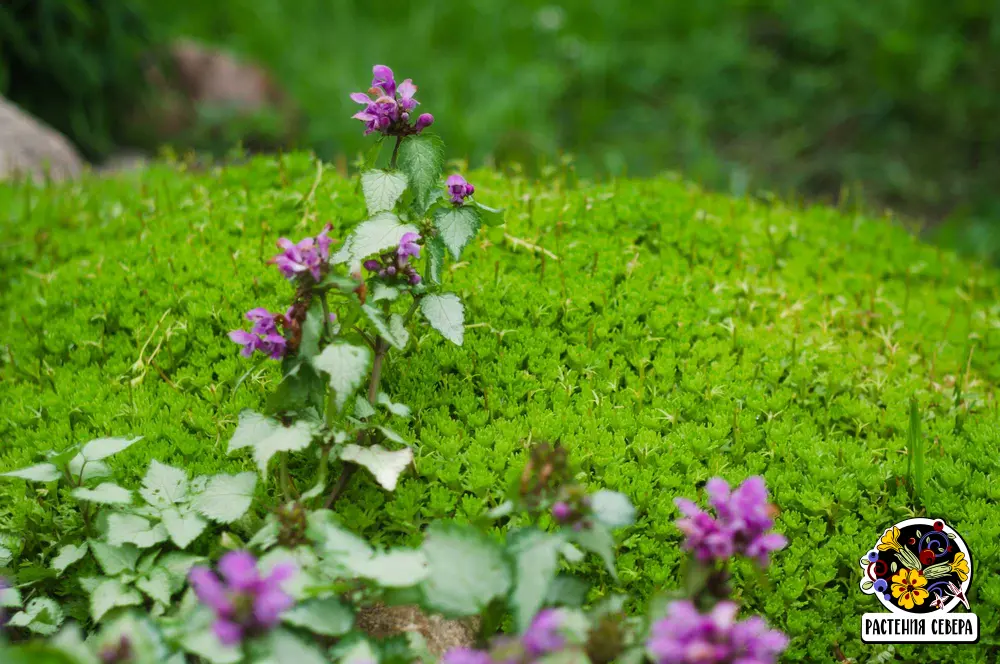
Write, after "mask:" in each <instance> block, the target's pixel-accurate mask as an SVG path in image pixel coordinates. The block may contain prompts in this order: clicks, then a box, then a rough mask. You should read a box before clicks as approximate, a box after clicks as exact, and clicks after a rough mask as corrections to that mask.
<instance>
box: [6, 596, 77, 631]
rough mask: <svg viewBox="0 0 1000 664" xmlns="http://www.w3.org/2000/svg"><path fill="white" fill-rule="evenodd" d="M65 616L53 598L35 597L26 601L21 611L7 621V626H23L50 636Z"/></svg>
mask: <svg viewBox="0 0 1000 664" xmlns="http://www.w3.org/2000/svg"><path fill="white" fill-rule="evenodd" d="M64 620H65V616H64V615H63V611H62V609H61V608H59V605H58V604H57V603H56V602H55V600H52V599H49V598H48V597H36V598H35V599H33V600H31V601H30V602H28V604H27V606H25V607H24V610H23V611H19V612H17V613H15V614H14V615H13V616H11V617H10V620H8V621H7V626H8V627H24V628H25V629H27V630H29V631H31V632H34V633H35V634H41V635H42V636H50V635H52V634H55V632H56V630H57V629H59V626H60V625H62V624H63V621H64Z"/></svg>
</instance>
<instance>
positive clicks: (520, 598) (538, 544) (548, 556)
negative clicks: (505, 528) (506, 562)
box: [508, 529, 563, 632]
mask: <svg viewBox="0 0 1000 664" xmlns="http://www.w3.org/2000/svg"><path fill="white" fill-rule="evenodd" d="M562 544H563V538H562V537H559V536H557V535H551V534H549V533H545V532H542V531H540V530H534V529H531V530H522V531H518V532H515V533H514V534H513V535H512V536H511V538H510V544H509V546H508V551H509V553H510V556H511V558H513V560H514V572H515V573H514V588H513V590H512V591H511V598H510V599H511V606H512V607H513V609H514V619H515V624H516V625H517V630H518V631H519V632H524V631H525V630H526V629H528V625H530V624H531V620H532V618H534V617H535V614H536V613H537V612H538V610H539V609H540V608H541V607H542V603H543V602H544V601H545V597H546V596H547V594H548V591H549V585H550V584H551V583H552V580H553V579H554V578H555V576H556V571H557V570H558V568H559V549H560V547H561V546H562Z"/></svg>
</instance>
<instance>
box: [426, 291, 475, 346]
mask: <svg viewBox="0 0 1000 664" xmlns="http://www.w3.org/2000/svg"><path fill="white" fill-rule="evenodd" d="M420 311H421V312H422V313H423V314H424V316H425V317H426V318H427V322H428V323H430V326H431V327H433V328H434V329H435V330H437V331H438V332H440V333H441V336H443V337H444V338H445V339H447V340H448V341H451V342H452V343H454V344H457V345H459V346H461V345H462V338H463V337H464V336H465V307H464V306H462V301H461V300H459V299H458V296H457V295H455V294H454V293H444V294H443V295H434V294H430V295H425V296H424V297H423V299H421V300H420Z"/></svg>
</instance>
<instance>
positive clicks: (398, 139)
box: [389, 136, 403, 168]
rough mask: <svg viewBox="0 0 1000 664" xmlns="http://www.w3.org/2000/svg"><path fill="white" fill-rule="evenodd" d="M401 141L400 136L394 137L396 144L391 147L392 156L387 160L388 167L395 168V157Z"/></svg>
mask: <svg viewBox="0 0 1000 664" xmlns="http://www.w3.org/2000/svg"><path fill="white" fill-rule="evenodd" d="M402 142H403V137H402V136H397V137H396V145H394V146H393V147H392V158H391V159H390V160H389V168H396V159H397V158H398V157H399V146H400V144H401V143H402Z"/></svg>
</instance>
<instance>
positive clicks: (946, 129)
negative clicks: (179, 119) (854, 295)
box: [0, 0, 1000, 255]
mask: <svg viewBox="0 0 1000 664" xmlns="http://www.w3.org/2000/svg"><path fill="white" fill-rule="evenodd" d="M125 4H126V0H111V1H108V0H105V1H101V2H98V0H89V1H88V0H61V1H60V2H52V1H51V0H38V1H37V2H31V3H28V2H26V0H18V2H15V3H14V4H13V5H11V6H13V7H15V8H18V7H19V8H20V9H14V10H12V9H4V10H2V12H3V15H4V16H5V19H4V28H3V30H4V33H3V34H2V35H0V39H2V41H3V46H2V49H3V50H2V52H3V60H4V62H5V63H7V69H8V70H10V67H11V66H10V63H9V62H8V61H9V60H10V57H11V56H10V55H8V52H10V51H12V50H13V48H14V44H15V41H14V40H12V38H11V37H10V36H9V35H16V34H17V30H14V29H13V28H12V26H11V25H10V23H11V18H10V16H11V15H12V14H20V15H25V16H28V17H33V18H32V20H34V21H36V22H38V24H39V26H42V25H45V23H44V21H43V20H42V17H43V16H45V15H48V14H54V13H56V14H59V15H60V16H63V17H64V20H65V16H74V17H80V16H90V15H91V14H93V15H95V16H96V15H97V14H100V16H101V19H100V20H99V21H98V20H96V19H92V20H82V19H74V20H77V22H78V23H79V25H77V24H76V23H73V26H74V27H73V30H75V31H76V32H74V33H73V34H74V35H76V34H77V33H79V36H76V37H74V38H71V39H60V40H59V42H60V43H59V44H58V48H54V47H52V46H51V43H52V40H51V39H50V40H49V41H48V42H43V41H33V40H31V39H28V38H26V37H22V38H21V40H20V42H18V43H20V44H21V45H20V46H18V49H19V50H18V51H16V52H17V53H35V52H36V51H37V53H40V54H41V55H35V56H33V57H34V58H35V61H37V62H38V63H39V64H38V65H37V66H36V69H35V70H32V72H37V71H42V72H45V76H47V77H48V79H45V80H50V79H51V80H52V84H45V85H43V84H40V83H36V82H35V79H32V81H31V84H30V87H31V93H32V94H33V95H35V96H37V97H38V99H37V101H36V99H35V97H33V96H31V95H27V94H26V93H25V92H23V91H19V90H18V89H17V88H14V87H12V89H11V96H14V98H15V101H19V103H22V104H24V102H22V101H20V100H19V99H18V94H19V95H21V96H24V97H26V98H27V99H28V100H29V101H30V102H31V103H29V104H27V105H28V106H29V108H33V107H35V106H37V107H39V108H41V109H42V110H41V111H40V112H39V114H40V115H42V117H43V118H45V119H47V120H49V121H50V122H52V123H53V124H55V125H56V126H57V127H59V128H60V129H63V130H67V127H68V128H69V129H68V133H69V134H70V135H71V136H72V137H73V138H75V139H76V140H77V141H78V142H81V143H83V144H84V145H85V146H88V145H90V146H92V145H94V144H95V143H96V144H99V145H103V144H102V143H100V141H98V140H97V139H95V138H94V136H99V135H100V132H99V131H98V130H97V129H99V128H100V127H102V126H107V118H108V109H112V110H114V109H117V108H119V103H118V101H116V100H115V95H116V94H120V92H121V87H120V86H118V85H116V84H117V83H118V82H121V81H125V80H128V79H129V76H130V75H131V74H132V73H134V71H133V70H132V67H133V65H134V64H135V62H136V58H135V57H134V54H135V50H136V45H137V44H138V43H140V42H141V41H142V39H141V37H142V35H143V34H147V33H148V25H154V26H156V29H157V30H158V31H161V32H162V34H163V35H171V36H178V35H189V36H192V37H195V38H199V39H203V40H205V41H208V42H211V43H216V44H221V45H223V46H225V47H227V48H230V49H232V50H234V51H235V52H237V53H238V54H241V55H243V56H247V57H249V58H253V59H256V60H259V61H261V62H263V63H264V64H266V65H267V66H268V67H269V68H270V69H271V70H272V71H273V72H274V73H275V74H276V77H277V79H278V80H279V81H281V82H282V84H283V85H284V86H285V87H286V88H287V89H288V90H289V92H290V93H291V94H292V96H293V97H294V98H295V99H296V100H297V101H298V102H299V103H300V104H301V106H302V108H303V111H304V114H305V116H306V117H307V118H308V120H309V125H308V127H307V128H306V134H305V135H304V136H303V137H302V139H303V140H301V141H297V143H298V144H299V145H302V146H311V147H312V148H314V149H315V150H316V151H317V153H318V154H320V155H321V156H323V157H325V158H333V157H335V156H337V155H344V154H346V155H348V156H352V155H354V154H357V153H358V152H359V151H361V150H362V149H363V140H362V138H361V130H360V125H359V126H357V127H353V128H352V127H351V125H350V124H349V123H347V124H345V123H344V121H343V120H344V118H345V117H348V116H349V115H351V114H352V113H353V112H354V111H355V104H353V103H352V102H351V101H350V100H349V99H348V97H347V93H348V92H349V91H351V90H361V89H364V88H365V87H366V85H367V84H368V82H369V75H370V68H371V65H372V64H373V63H376V62H381V63H385V64H388V65H390V66H392V67H394V68H395V69H396V71H397V73H398V74H399V75H400V76H401V77H412V78H413V80H414V81H415V82H416V83H417V85H418V86H420V88H421V90H420V94H419V95H418V98H419V99H421V100H422V101H423V103H424V106H423V107H422V110H426V111H430V112H432V113H434V115H435V117H436V118H437V119H438V127H439V128H440V133H441V134H443V137H444V138H445V140H446V141H448V143H449V145H453V146H455V147H456V148H457V149H458V151H459V152H460V153H464V154H466V155H468V157H469V158H470V159H471V160H472V162H473V163H482V162H483V161H484V160H486V159H488V158H493V159H495V160H496V161H497V162H498V163H504V162H508V161H517V162H520V163H522V164H524V165H525V166H527V167H528V168H529V169H535V171H536V172H537V169H538V167H539V166H540V165H541V164H544V163H550V162H552V161H554V160H555V159H557V158H558V155H559V154H560V153H561V152H570V153H572V154H573V155H575V158H576V166H577V168H578V170H579V171H580V172H581V173H583V174H621V173H623V172H625V171H626V165H627V170H628V172H630V173H631V174H650V173H655V172H657V171H662V170H664V169H678V170H681V171H683V172H684V173H685V175H686V176H687V177H690V178H692V179H695V180H697V181H699V182H701V183H703V184H706V185H708V186H711V187H713V188H717V189H722V190H725V191H729V192H731V193H734V194H743V193H746V192H754V191H759V190H761V189H768V190H771V191H775V192H778V193H781V194H785V195H788V194H792V193H794V194H795V195H803V196H808V197H810V198H821V199H830V200H834V199H842V198H843V197H844V196H845V191H847V192H849V197H850V198H851V200H853V201H860V202H863V203H864V204H865V205H868V206H872V207H877V208H878V207H890V208H892V209H894V210H897V211H899V212H902V213H904V214H909V215H915V216H919V217H924V218H931V219H942V218H946V217H952V218H957V219H959V220H965V221H967V222H968V223H965V221H963V222H961V223H959V222H956V223H955V224H953V225H952V227H949V228H947V229H946V231H945V232H943V233H942V234H941V237H942V238H947V240H948V241H949V242H951V243H953V244H955V245H958V246H964V247H966V248H969V249H972V250H974V251H977V252H979V253H990V252H994V253H997V255H1000V253H998V252H997V249H998V248H1000V232H998V231H997V230H995V229H997V228H998V227H1000V224H998V223H997V220H998V218H1000V209H998V208H1000V197H998V196H997V194H996V192H995V191H994V190H995V182H997V181H1000V123H997V122H996V118H997V117H998V116H1000V3H997V2H995V0H958V1H956V2H949V3H942V2H937V3H931V2H921V1H919V0H885V1H884V2H870V1H867V0H829V1H828V2H820V3H797V2H790V1H789V0H703V1H702V2H698V3H682V2H676V1H674V2H661V3H643V4H641V5H640V4H634V5H628V4H621V3H613V2H606V1H605V0H575V1H574V2H568V1H564V2H563V3H562V4H557V3H554V2H551V0H549V1H543V0H522V1H519V2H516V3H511V2H502V1H501V0H468V1H467V2H454V1H453V0H423V1H422V2H410V1H404V0H383V1H382V2H379V3H376V4H372V3H370V2H366V1H365V2H363V1H362V0H336V1H335V0H299V1H298V2H292V3H290V2H283V1H282V0H219V1H217V2H210V3H207V2H203V1H202V0H172V1H171V2H162V1H161V0H133V7H132V9H133V10H136V11H141V13H142V14H143V15H145V16H147V17H148V19H149V23H148V25H147V26H145V27H142V26H141V25H140V28H138V29H135V30H132V29H125V28H124V27H123V26H126V25H129V23H128V21H129V20H135V19H134V17H135V16H136V14H135V12H134V11H132V10H125V9H124V8H123V7H124V5H125ZM95 5H100V6H101V8H102V11H101V12H91V11H90V10H89V9H81V7H84V8H89V7H92V6H95ZM54 6H58V7H60V9H59V10H58V12H57V11H56V10H53V9H48V8H50V7H54ZM26 8H30V9H26ZM109 8H110V9H109ZM50 22H51V20H50ZM71 23H72V21H71ZM81 26H85V27H81ZM26 29H27V28H26ZM35 29H36V30H38V31H39V32H40V34H41V33H44V30H41V28H35ZM44 34H48V33H44ZM98 35H106V36H107V41H105V39H104V37H103V36H102V38H101V39H98V38H97V36H98ZM62 42H65V43H62ZM28 45H36V46H35V48H34V49H31V48H28ZM43 46H44V48H43ZM88 47H89V49H90V50H88ZM95 49H96V50H95ZM18 57H19V58H20V59H21V60H24V61H25V62H29V61H31V60H30V58H29V57H28V56H27V55H19V56H18ZM29 73H30V74H31V75H36V74H34V73H31V72H29ZM20 77H21V78H22V79H23V77H24V74H20ZM17 80H18V74H17V72H13V73H12V72H11V71H8V72H7V74H6V83H7V85H6V86H5V88H6V87H7V86H12V82H17ZM38 80H39V81H42V80H43V79H38ZM36 88H37V89H36ZM67 91H68V92H67ZM14 93H18V94H14ZM56 95H61V96H60V97H59V99H60V102H59V103H50V102H51V98H52V97H53V96H56ZM67 98H68V99H69V102H68V103H67V102H66V99H67ZM46 111H47V112H46ZM53 116H55V117H53ZM265 124H266V123H265ZM208 125H210V126H209V128H208V129H207V130H206V131H207V132H208V133H209V134H211V135H212V136H213V137H215V139H219V137H221V140H225V139H226V138H227V137H228V135H229V134H231V133H238V132H234V131H232V130H231V128H229V129H227V130H226V131H223V132H220V131H219V130H218V128H217V127H215V128H213V126H211V125H212V123H208ZM94 127H96V128H97V129H95V128H94ZM202 133H205V132H202ZM198 142H199V143H202V141H200V140H199V141H198ZM87 149H88V150H89V151H90V152H93V151H94V148H93V147H87Z"/></svg>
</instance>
